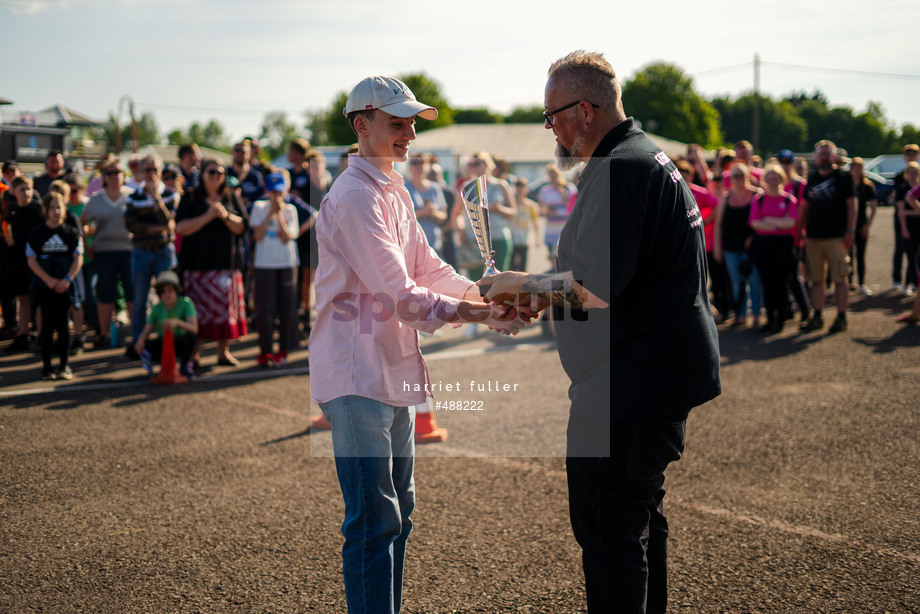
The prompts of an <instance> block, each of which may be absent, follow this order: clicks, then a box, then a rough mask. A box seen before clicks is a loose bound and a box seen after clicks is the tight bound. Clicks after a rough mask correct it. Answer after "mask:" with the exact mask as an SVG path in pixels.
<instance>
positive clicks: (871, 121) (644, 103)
mask: <svg viewBox="0 0 920 614" xmlns="http://www.w3.org/2000/svg"><path fill="white" fill-rule="evenodd" d="M399 78H400V79H402V80H403V81H404V82H405V83H406V84H407V85H408V86H409V87H410V88H411V89H412V91H413V92H414V93H415V95H416V97H417V98H418V99H419V100H422V101H424V102H425V103H426V104H430V105H432V106H434V107H436V108H437V109H438V118H437V119H436V120H435V121H433V122H420V123H419V124H418V125H417V126H416V129H417V130H418V131H420V132H421V131H423V130H431V129H434V128H440V127H443V126H449V125H452V124H473V123H475V124H501V123H531V122H535V123H542V121H543V107H542V106H540V105H533V106H523V107H516V108H514V109H512V110H511V111H510V112H509V113H507V114H501V113H496V112H494V111H492V110H490V109H489V108H487V107H474V108H454V107H452V106H451V105H450V103H449V102H448V101H447V99H446V98H445V97H444V95H443V93H442V88H441V86H440V84H439V83H438V82H437V81H436V80H435V79H433V78H431V77H430V76H428V75H426V74H425V73H413V74H405V75H400V76H399ZM347 98H348V92H345V91H342V92H339V93H338V94H336V96H335V98H334V100H333V102H332V104H331V106H330V107H329V108H326V109H321V110H318V111H310V112H305V113H304V116H303V121H302V123H300V125H298V123H297V122H296V121H295V120H291V119H289V118H288V116H287V114H286V113H285V112H284V111H271V112H269V113H267V114H266V115H265V117H264V118H263V121H262V124H261V126H260V128H259V131H258V134H256V135H254V136H257V137H258V138H259V143H260V145H261V147H262V150H263V151H264V152H265V154H266V155H267V156H269V157H270V158H274V157H276V156H278V155H280V154H282V153H284V151H286V147H287V144H288V143H289V142H290V141H291V140H293V139H294V138H297V137H303V138H305V139H307V140H308V141H309V142H310V143H312V144H314V145H348V144H351V143H353V142H354V133H352V131H351V128H350V127H349V126H348V123H347V122H346V121H344V118H343V116H342V111H343V109H344V108H345V101H346V100H347ZM623 103H624V106H625V107H626V112H627V114H628V115H632V116H633V117H635V118H636V119H637V120H639V121H640V122H642V125H643V127H644V128H645V129H646V131H648V132H652V133H654V134H657V135H659V136H662V137H665V138H669V139H674V140H677V141H682V142H685V143H699V144H700V145H703V146H704V147H706V148H710V149H714V148H717V147H720V146H731V145H732V144H733V143H735V142H736V141H740V140H742V139H747V140H750V141H755V147H756V149H757V153H759V154H761V155H766V154H771V153H775V152H776V151H778V150H780V149H792V150H793V151H808V150H810V149H811V148H812V147H813V145H814V143H816V142H817V141H819V140H821V139H830V140H832V141H834V142H835V143H837V144H839V145H840V146H842V147H845V148H846V149H847V150H848V151H849V153H850V154H853V155H861V156H863V157H866V158H869V157H873V156H876V155H880V154H885V153H895V152H899V151H900V150H901V147H902V146H903V144H905V143H916V142H918V141H920V128H918V127H917V126H915V125H912V124H905V125H903V126H900V127H896V126H894V125H892V123H891V122H890V121H889V120H888V119H887V118H886V117H885V112H884V109H883V108H882V105H881V104H880V103H878V102H870V103H869V104H868V105H867V108H866V109H865V110H863V111H860V112H857V111H855V110H854V109H852V108H850V107H848V106H839V105H832V104H831V103H830V101H829V100H828V99H827V97H826V96H825V95H824V94H823V93H822V92H821V91H820V90H815V91H813V92H801V91H799V92H791V93H789V94H787V95H785V96H783V97H782V98H774V97H771V96H769V95H764V94H755V93H754V92H745V93H742V94H741V95H739V96H737V97H724V96H719V97H714V98H709V99H707V98H706V97H704V96H702V95H700V94H699V93H698V92H697V91H696V89H695V87H694V83H693V78H692V77H691V76H689V75H687V74H686V73H685V72H684V71H683V70H682V69H681V68H680V67H679V66H677V65H675V64H670V63H667V62H653V63H651V64H648V65H647V66H645V67H644V68H642V69H641V70H639V71H638V72H637V73H636V74H635V75H634V76H633V77H632V78H630V79H628V80H627V81H625V82H624V83H623ZM755 116H756V117H757V118H758V119H757V121H758V122H759V130H755V127H754V126H755V119H754V118H755ZM121 129H122V131H123V132H122V142H123V143H127V142H129V141H130V140H131V126H130V124H125V125H123V126H122V127H121ZM116 130H118V125H117V121H116V119H115V116H114V115H112V114H111V113H110V114H109V118H108V120H107V121H106V123H105V126H104V131H105V138H106V140H107V141H108V143H109V144H110V146H114V143H115V134H116ZM137 134H138V144H139V146H144V145H148V144H158V143H161V142H163V140H164V135H162V134H161V133H160V131H159V128H158V127H157V123H156V119H155V118H154V116H153V114H152V113H151V112H145V113H143V114H141V116H140V117H139V118H138V120H137ZM165 141H166V142H167V143H168V144H172V145H180V144H182V143H190V142H192V143H198V144H199V145H201V146H204V147H210V148H212V149H217V150H220V151H225V152H229V151H230V147H231V146H232V143H231V142H230V138H229V135H228V134H227V131H226V129H225V128H224V126H223V125H222V124H221V123H220V122H219V121H218V120H216V119H210V120H208V121H207V122H200V121H195V122H192V123H191V124H190V125H189V126H188V127H186V128H185V129H181V128H176V129H173V130H171V131H170V132H169V133H167V134H166V135H165Z"/></svg>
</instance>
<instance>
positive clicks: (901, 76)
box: [693, 61, 920, 79]
mask: <svg viewBox="0 0 920 614" xmlns="http://www.w3.org/2000/svg"><path fill="white" fill-rule="evenodd" d="M761 65H766V66H775V67H778V68H791V69H793V70H810V71H818V72H836V73H841V74H847V75H854V76H863V77H865V76H869V77H884V78H890V79H920V75H908V74H904V73H892V72H880V71H873V70H853V69H850V68H828V67H826V66H809V65H807V64H790V63H788V62H766V61H761ZM752 66H753V62H744V63H742V64H732V65H731V66H721V67H719V68H708V69H706V70H697V71H694V72H693V75H695V76H700V75H709V74H716V73H723V72H732V71H736V70H740V69H750V68H751V67H752Z"/></svg>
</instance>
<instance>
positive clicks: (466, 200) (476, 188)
mask: <svg viewBox="0 0 920 614" xmlns="http://www.w3.org/2000/svg"><path fill="white" fill-rule="evenodd" d="M487 187H488V183H487V179H486V176H485V175H480V176H479V177H476V178H475V179H473V180H472V181H470V182H469V183H467V184H466V185H465V186H463V189H462V190H461V191H460V195H461V196H462V197H463V204H464V205H466V214H467V216H468V217H469V218H470V226H471V227H472V229H473V234H474V235H475V236H476V244H477V245H478V246H479V253H480V254H481V255H482V257H483V258H484V259H485V271H484V272H483V277H485V276H487V275H495V274H497V273H498V272H499V271H498V269H496V268H495V259H494V256H495V250H493V249H492V230H491V228H490V227H489V197H488V194H487ZM489 287H490V286H480V287H479V293H480V294H481V295H482V296H485V295H486V293H487V292H488V291H489Z"/></svg>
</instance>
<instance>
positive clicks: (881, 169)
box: [866, 154, 907, 205]
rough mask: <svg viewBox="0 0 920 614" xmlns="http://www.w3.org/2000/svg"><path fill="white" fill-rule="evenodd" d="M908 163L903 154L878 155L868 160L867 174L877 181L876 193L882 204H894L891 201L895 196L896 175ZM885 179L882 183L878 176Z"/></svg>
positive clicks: (879, 202)
mask: <svg viewBox="0 0 920 614" xmlns="http://www.w3.org/2000/svg"><path fill="white" fill-rule="evenodd" d="M905 166H907V163H906V162H904V156H902V155H901V154H885V155H883V156H876V157H875V158H872V159H871V160H869V161H867V162H866V176H867V177H869V179H871V180H872V181H873V182H874V183H875V195H876V197H877V198H878V204H880V205H893V204H894V203H893V202H892V201H891V199H892V197H893V196H894V195H893V194H892V192H893V191H894V176H895V175H897V174H898V173H899V172H900V171H901V170H903V169H904V167H905ZM872 175H875V176H876V177H881V178H882V179H884V180H885V182H884V183H881V182H880V181H879V180H878V179H876V177H873V176H872Z"/></svg>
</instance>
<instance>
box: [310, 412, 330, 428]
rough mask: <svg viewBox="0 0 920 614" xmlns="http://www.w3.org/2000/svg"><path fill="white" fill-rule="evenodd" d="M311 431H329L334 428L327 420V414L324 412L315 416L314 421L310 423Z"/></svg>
mask: <svg viewBox="0 0 920 614" xmlns="http://www.w3.org/2000/svg"><path fill="white" fill-rule="evenodd" d="M310 430H311V431H329V430H332V425H331V424H329V421H328V420H326V416H324V415H323V414H320V415H318V416H317V417H315V418H313V421H312V422H311V423H310Z"/></svg>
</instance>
